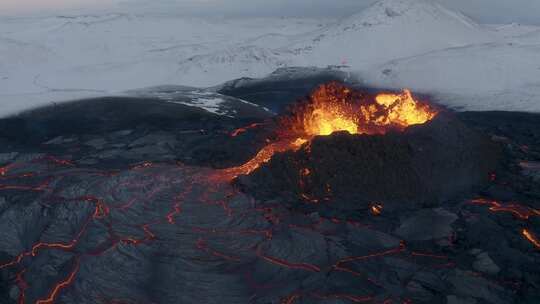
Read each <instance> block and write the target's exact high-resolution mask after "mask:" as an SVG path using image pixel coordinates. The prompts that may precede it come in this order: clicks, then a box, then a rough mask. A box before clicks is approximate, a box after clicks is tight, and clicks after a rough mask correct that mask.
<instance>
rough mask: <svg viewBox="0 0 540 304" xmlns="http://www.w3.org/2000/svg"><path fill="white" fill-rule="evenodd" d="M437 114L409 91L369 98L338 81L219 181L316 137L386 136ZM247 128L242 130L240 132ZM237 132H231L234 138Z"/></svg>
mask: <svg viewBox="0 0 540 304" xmlns="http://www.w3.org/2000/svg"><path fill="white" fill-rule="evenodd" d="M436 115H437V111H436V110H435V109H434V108H432V107H431V106H429V105H428V104H425V103H421V102H419V101H417V100H416V99H415V98H414V97H413V96H412V94H411V92H410V91H409V90H404V91H403V93H401V94H390V93H383V94H379V95H376V96H375V97H370V96H367V95H364V94H363V93H361V92H359V91H356V90H353V89H351V88H348V87H346V86H345V85H343V84H340V83H337V82H331V83H328V84H325V85H321V86H319V87H318V88H317V89H316V90H315V91H314V92H313V93H312V94H311V96H310V97H309V98H308V99H307V100H305V101H304V102H300V103H298V104H297V105H296V106H295V107H294V108H293V109H291V113H290V115H286V116H284V117H282V118H280V120H279V130H278V131H277V134H278V137H277V138H278V139H277V140H275V141H274V142H271V143H270V144H268V145H267V146H265V147H264V148H262V149H261V150H260V151H259V152H258V153H257V155H255V157H253V158H252V159H251V160H249V161H248V162H247V163H245V164H243V165H241V166H238V167H234V168H230V169H226V170H223V171H222V172H220V174H219V175H220V178H223V179H233V178H235V177H237V176H239V175H243V174H249V173H251V172H253V171H254V170H255V169H257V168H259V167H260V166H261V164H263V163H266V162H268V161H269V160H270V159H271V158H272V156H273V155H274V154H275V153H278V152H284V151H288V150H293V151H295V150H298V149H299V148H300V147H301V146H302V145H303V144H305V143H308V142H309V141H310V140H311V139H312V138H313V137H315V136H327V135H331V134H332V133H334V132H338V131H346V132H348V133H350V134H385V133H386V132H387V131H389V130H398V131H399V130H401V131H402V130H404V129H405V128H407V127H408V126H411V125H417V124H423V123H426V122H428V121H430V120H431V119H433V118H434V117H435V116H436ZM250 127H252V126H248V127H246V128H241V129H239V130H241V132H243V131H245V130H246V129H247V128H250ZM238 134H239V132H236V131H235V132H233V136H237V135H238Z"/></svg>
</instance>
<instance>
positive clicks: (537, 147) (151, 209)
mask: <svg viewBox="0 0 540 304" xmlns="http://www.w3.org/2000/svg"><path fill="white" fill-rule="evenodd" d="M302 87H305V86H302ZM228 90H229V91H228V92H227V94H230V96H231V97H227V98H229V100H228V101H227V104H226V105H227V107H228V108H227V109H221V110H222V111H221V112H219V111H218V113H211V112H208V111H205V110H203V109H200V108H197V107H194V106H190V105H189V103H188V102H183V103H181V104H179V103H175V102H171V100H167V101H164V100H160V99H158V98H154V97H151V96H142V97H139V98H102V99H96V100H88V101H81V102H76V103H69V104H62V105H56V106H54V107H48V108H43V109H38V110H35V111H32V112H27V113H24V114H21V115H19V116H16V117H11V118H6V119H3V120H0V303H6V304H7V303H37V304H52V303H76V304H83V303H103V304H135V303H137V304H139V303H140V304H146V303H148V304H150V303H164V304H165V303H175V304H176V303H178V304H179V303H188V304H192V303H209V304H211V303H216V304H217V303H220V304H221V303H256V304H270V303H276V304H277V303H283V304H293V303H294V304H300V303H380V304H390V303H394V304H398V303H399V304H412V303H434V304H437V303H441V304H442V303H448V304H475V303H476V304H488V303H490V304H504V303H529V304H534V303H540V115H537V114H525V113H510V112H461V113H454V112H452V111H450V110H444V114H443V115H440V116H439V117H437V118H435V119H434V120H433V121H430V122H428V123H427V124H425V125H423V126H415V127H411V128H408V129H407V130H405V131H404V132H402V133H391V134H387V135H373V136H372V135H350V134H345V133H335V134H333V135H330V136H324V137H317V138H315V139H314V140H313V142H312V143H310V144H309V145H304V146H302V148H300V149H299V150H297V151H287V152H284V153H277V154H276V155H274V158H273V159H272V160H271V161H270V162H269V163H267V164H264V165H262V166H261V167H260V168H258V169H256V170H255V171H253V172H252V173H251V174H249V175H248V176H240V177H239V178H235V179H231V180H228V179H223V178H220V177H221V176H222V175H223V174H222V173H223V172H227V168H232V167H236V166H240V165H242V164H244V163H246V162H247V161H248V160H249V159H251V158H252V157H254V155H256V154H257V152H258V151H260V150H261V149H262V148H263V147H264V146H265V145H267V140H268V138H270V137H271V136H272V132H273V128H274V127H275V126H274V123H273V122H274V121H275V119H274V118H273V117H272V114H271V113H270V112H268V111H264V110H263V109H262V108H260V107H257V106H256V105H253V104H249V103H244V102H241V101H240V100H238V99H236V98H234V97H232V96H237V95H238V94H235V92H234V89H232V88H229V89H228ZM251 90H252V91H253V92H251V93H250V94H252V95H253V96H259V97H260V96H263V95H264V94H263V93H260V94H256V92H255V91H256V88H255V89H254V88H252V89H251ZM287 90H289V92H290V91H293V92H294V88H291V87H288V88H287ZM254 92H255V93H254ZM169 93H170V92H169ZM174 94H176V95H174ZM174 94H172V95H174V96H173V97H171V98H172V99H174V98H182V93H181V92H179V91H176V92H175V93H174ZM303 94H305V92H304V91H299V93H298V94H297V95H300V96H302V95H303ZM172 101H174V100H172ZM250 101H251V102H254V103H257V101H258V99H257V98H254V99H250ZM292 101H293V100H291V102H292ZM267 102H268V101H267V99H265V101H264V105H265V106H268V103H267ZM280 102H283V101H282V100H281V101H280ZM275 108H276V109H277V108H283V107H282V105H281V104H280V105H277V106H276V107H275ZM246 126H249V127H247V128H246ZM308 167H309V171H307V170H306V168H308ZM360 168H365V170H361V169H360ZM302 172H303V173H302ZM305 175H309V176H310V179H308V180H306V179H303V176H305Z"/></svg>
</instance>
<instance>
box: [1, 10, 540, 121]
mask: <svg viewBox="0 0 540 304" xmlns="http://www.w3.org/2000/svg"><path fill="white" fill-rule="evenodd" d="M143 11H144V13H142V12H143ZM539 62H540V27H534V26H523V25H517V24H512V25H479V24H477V23H476V22H475V21H473V20H471V19H469V18H467V17H465V16H464V15H462V14H460V13H458V12H454V11H451V10H448V9H446V8H444V7H442V6H439V5H436V4H434V3H433V2H432V1H429V0H414V1H411V0H383V1H381V2H378V3H376V4H374V5H373V6H371V7H369V8H367V9H366V10H364V11H362V12H358V13H357V14H353V15H352V16H350V17H347V18H342V19H340V20H329V19H325V20H313V19H294V18H274V19H271V18H266V19H242V20H239V19H224V18H217V19H216V18H214V19H212V20H210V19H200V18H186V17H181V16H179V15H177V14H176V13H175V11H174V10H173V9H167V8H166V7H161V8H159V9H157V8H156V9H153V10H137V11H129V10H126V9H125V8H123V9H118V11H109V12H92V13H88V12H84V13H83V12H79V13H73V12H70V13H69V14H68V13H66V14H60V13H59V14H58V15H55V16H40V17H1V18H0V115H6V114H10V113H15V112H17V111H20V110H23V109H26V108H29V107H32V106H36V105H43V104H47V103H50V102H53V101H62V100H68V99H74V98H81V97H90V96H99V95H117V94H122V92H125V91H128V90H134V89H138V88H142V87H150V86H158V85H167V84H173V85H186V86H195V87H208V86H214V85H217V84H219V83H223V82H225V81H228V80H231V79H235V78H240V77H262V76H265V75H266V74H269V73H271V72H272V71H274V70H276V69H277V68H281V67H288V66H318V67H326V66H328V65H336V66H347V69H349V70H350V71H352V72H355V74H356V73H357V74H358V75H360V78H361V80H362V81H363V82H364V83H365V84H367V85H370V86H381V87H395V88H401V87H411V88H413V89H414V90H415V91H418V92H422V93H429V94H432V95H433V96H434V97H435V99H436V100H437V101H439V102H440V103H443V104H446V105H449V106H451V107H455V108H461V109H475V110H495V109H497V110H526V111H535V112H538V111H540V102H539V101H538V100H539V99H538V98H539V96H540V81H539V80H538V79H540V63H539Z"/></svg>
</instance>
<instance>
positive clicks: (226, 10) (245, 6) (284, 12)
mask: <svg viewBox="0 0 540 304" xmlns="http://www.w3.org/2000/svg"><path fill="white" fill-rule="evenodd" d="M433 1H439V2H442V3H443V4H445V5H446V6H448V7H451V8H453V9H458V10H460V11H462V12H464V13H465V14H467V15H469V16H471V17H473V18H475V19H476V20H478V21H480V22H483V23H509V22H518V23H534V24H540V0H433ZM141 2H147V3H152V4H151V5H152V6H155V4H156V3H175V4H176V5H177V7H178V9H179V10H182V12H184V13H186V14H197V15H200V14H226V15H233V14H234V15H245V16H253V15H258V16H260V15H276V16H318V15H323V16H324V15H346V14H351V13H352V12H355V11H358V10H360V9H362V8H363V7H365V6H367V5H369V4H371V3H373V2H375V0H0V14H2V15H20V14H26V13H35V12H39V11H41V12H42V11H44V10H47V11H49V12H51V11H56V10H60V9H64V8H67V9H73V8H78V7H89V8H106V7H111V6H112V7H118V4H119V3H123V5H122V6H123V7H130V6H139V5H138V4H140V3H141ZM136 3H138V4H136Z"/></svg>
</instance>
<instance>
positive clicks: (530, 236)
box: [521, 229, 540, 249]
mask: <svg viewBox="0 0 540 304" xmlns="http://www.w3.org/2000/svg"><path fill="white" fill-rule="evenodd" d="M521 234H523V236H524V237H525V238H526V239H527V240H528V241H529V242H531V244H533V245H534V246H535V247H536V248H538V249H540V240H539V239H538V238H536V236H534V235H533V234H532V233H531V232H530V231H529V230H527V229H523V230H522V231H521Z"/></svg>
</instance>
